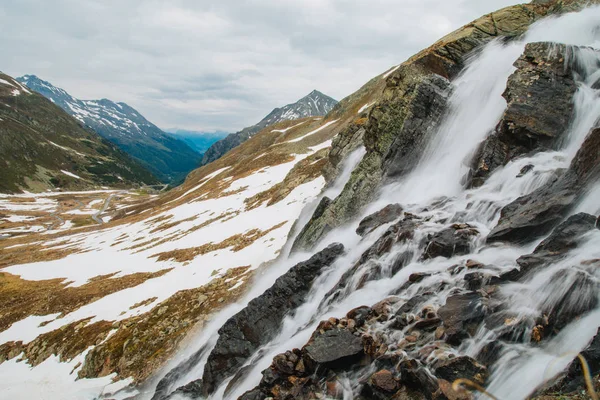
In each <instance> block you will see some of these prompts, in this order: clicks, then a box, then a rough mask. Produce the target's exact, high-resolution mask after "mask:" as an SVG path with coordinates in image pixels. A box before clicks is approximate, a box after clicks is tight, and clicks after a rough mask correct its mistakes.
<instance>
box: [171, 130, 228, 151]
mask: <svg viewBox="0 0 600 400" xmlns="http://www.w3.org/2000/svg"><path fill="white" fill-rule="evenodd" d="M167 132H169V133H171V134H173V135H174V136H175V137H176V138H178V139H180V140H183V141H184V142H186V143H187V145H188V146H190V147H191V148H192V149H194V150H195V151H196V152H197V153H198V154H204V153H206V150H208V149H209V148H210V146H212V145H213V144H214V143H215V142H218V141H219V140H221V139H223V138H224V137H225V136H227V135H228V133H227V132H198V131H188V130H185V129H170V130H167Z"/></svg>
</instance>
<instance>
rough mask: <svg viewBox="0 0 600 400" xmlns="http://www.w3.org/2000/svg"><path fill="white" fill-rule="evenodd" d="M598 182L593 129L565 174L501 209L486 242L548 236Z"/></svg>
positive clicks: (599, 152)
mask: <svg viewBox="0 0 600 400" xmlns="http://www.w3.org/2000/svg"><path fill="white" fill-rule="evenodd" d="M599 179H600V129H594V130H592V132H590V134H589V135H588V137H587V138H586V140H585V141H584V143H583V144H582V146H581V148H580V149H579V151H578V152H577V154H576V155H575V158H574V159H573V161H572V162H571V165H570V166H569V169H568V170H567V171H566V172H564V173H562V174H560V175H559V176H557V177H555V178H554V179H553V180H551V181H550V182H548V184H546V185H544V186H543V187H541V188H539V189H538V190H535V191H534V192H532V193H530V194H528V195H525V196H522V197H520V198H518V199H517V200H515V201H513V202H512V203H510V204H508V205H507V206H506V207H504V208H503V209H502V212H501V215H500V221H499V222H498V224H497V225H496V227H495V228H494V229H493V230H492V232H491V233H490V234H489V236H488V238H487V240H488V242H493V241H507V242H513V243H523V242H530V241H532V240H535V239H536V238H539V237H542V236H544V235H546V234H548V233H549V232H550V231H551V230H552V228H554V227H555V226H556V225H558V224H559V223H560V222H561V221H562V220H563V219H564V218H565V217H566V216H567V215H568V214H569V212H570V211H571V210H572V209H573V207H574V206H575V205H576V204H577V201H578V200H580V199H581V196H582V195H583V194H584V193H585V191H586V189H587V188H588V187H589V186H590V185H591V184H592V183H595V182H597V181H598V180H599Z"/></svg>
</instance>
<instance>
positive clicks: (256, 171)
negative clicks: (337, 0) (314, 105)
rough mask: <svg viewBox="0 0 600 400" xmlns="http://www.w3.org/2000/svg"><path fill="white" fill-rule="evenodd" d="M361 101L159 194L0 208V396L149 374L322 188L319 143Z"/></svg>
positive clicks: (273, 135)
mask: <svg viewBox="0 0 600 400" xmlns="http://www.w3.org/2000/svg"><path fill="white" fill-rule="evenodd" d="M381 85H383V81H382V83H381ZM369 93H370V94H369V95H370V96H374V92H373V91H369ZM363 100H364V99H363V98H362V97H361V98H359V99H357V100H354V101H353V104H354V105H352V106H351V107H349V108H348V111H347V112H345V113H344V114H343V115H339V116H337V117H336V118H335V119H333V118H330V119H327V120H323V119H322V118H320V117H316V118H315V117H309V118H302V119H298V120H295V121H284V122H280V123H277V124H275V125H274V126H271V127H268V128H266V129H263V130H262V131H261V132H260V133H258V134H256V135H253V137H252V138H251V139H250V140H248V141H246V142H245V143H244V144H242V145H241V146H238V147H237V148H236V149H234V150H233V151H231V152H229V153H228V154H227V155H226V156H225V157H221V158H220V159H219V160H217V161H216V162H213V163H211V164H209V165H206V166H204V167H202V168H200V169H198V170H196V171H194V172H192V173H191V174H190V175H189V177H188V179H187V180H186V181H185V183H184V184H183V185H182V186H180V187H178V188H175V189H173V190H171V191H169V192H166V193H160V192H158V191H153V192H148V190H147V189H144V190H129V191H112V190H106V191H93V192H66V193H55V194H39V195H33V194H24V195H17V196H4V197H1V198H0V235H2V236H3V237H4V239H3V240H2V241H0V249H1V254H0V283H4V284H6V285H8V286H2V285H0V302H2V303H3V304H9V306H8V307H7V308H6V309H5V310H4V312H3V314H2V316H1V317H0V376H4V377H9V376H10V379H9V380H5V379H0V393H3V395H0V398H4V397H3V396H4V394H6V395H7V396H9V397H10V396H11V395H12V394H14V392H13V391H14V390H15V388H16V387H17V386H18V387H24V386H27V387H29V388H31V393H32V396H34V397H35V396H38V395H41V393H44V394H46V395H48V396H51V397H52V396H58V395H59V394H60V395H61V396H62V397H63V398H82V397H86V396H92V395H93V396H98V395H99V393H101V392H102V393H104V394H107V393H110V392H111V391H114V390H117V389H119V388H121V387H123V386H127V385H128V384H130V383H136V384H137V383H139V382H144V381H145V380H146V379H148V378H149V377H151V376H153V374H154V373H155V372H156V371H158V370H159V369H160V368H161V367H163V366H165V365H166V363H167V361H168V360H169V359H170V357H172V356H173V354H175V352H176V350H177V349H178V348H180V347H181V346H182V345H183V344H184V343H185V341H184V339H185V338H186V337H188V336H189V335H190V334H193V333H194V332H197V331H198V330H201V329H202V327H203V326H205V325H206V324H208V323H209V322H210V320H211V318H212V316H213V315H214V314H215V313H216V312H217V311H219V310H221V309H223V308H224V307H228V306H229V305H231V304H235V303H236V302H237V301H239V300H241V299H242V298H243V295H244V293H245V292H246V290H247V286H248V285H249V283H250V282H252V279H253V278H254V277H255V276H257V274H258V275H262V274H264V273H265V271H267V270H268V265H269V264H270V263H271V262H273V260H275V259H276V258H277V257H279V256H280V255H281V254H282V253H285V252H287V251H288V250H289V249H286V248H285V247H284V245H285V244H286V242H287V240H288V238H289V237H290V235H292V234H293V233H294V232H296V229H297V226H298V225H297V224H298V222H297V221H298V219H299V218H300V216H301V213H302V211H303V210H304V209H307V210H308V212H306V211H305V214H303V215H304V217H303V218H306V217H307V216H308V215H310V212H312V211H311V210H312V209H314V207H315V206H316V203H315V201H316V200H318V196H319V195H320V193H321V192H322V191H323V189H324V187H325V186H326V185H327V183H326V179H325V178H324V177H323V171H324V169H326V167H327V166H328V164H330V159H329V157H328V154H329V149H330V148H331V146H332V142H333V141H336V140H339V139H338V138H340V137H342V136H344V134H343V133H340V132H342V131H345V130H346V129H347V127H348V124H354V123H355V121H357V120H359V119H360V118H359V117H360V115H358V114H357V110H358V109H359V108H360V107H361V106H362V105H364V103H361V104H358V103H357V102H356V101H363ZM364 101H365V102H366V101H367V100H364ZM358 123H359V124H360V121H358ZM356 149H357V147H356V146H354V147H353V148H351V149H348V152H350V151H355V150H356ZM356 161H357V160H356ZM329 168H330V169H334V170H335V169H338V170H339V171H338V172H336V173H335V175H336V176H337V175H341V176H342V178H341V179H347V177H348V174H349V172H350V170H348V168H346V172H345V174H344V171H343V165H342V163H341V162H340V164H339V165H335V166H332V165H329ZM342 183H343V182H342ZM332 184H333V181H332V180H331V179H330V184H329V186H331V185H332ZM339 185H340V184H339V183H338V186H339ZM332 190H333V191H339V190H341V187H337V188H333V187H330V189H329V191H332ZM82 266H85V267H84V268H82ZM2 287H4V288H5V289H7V288H8V287H10V288H11V289H10V290H2ZM8 298H11V300H10V301H7V299H8ZM49 299H50V300H49ZM32 366H33V367H34V368H33V369H31V367H32ZM81 378H88V379H81ZM45 380H49V382H50V384H44V383H43V382H44V381H45ZM113 380H114V381H118V382H119V383H116V384H111V382H112V381H113ZM16 382H18V385H15V383H16Z"/></svg>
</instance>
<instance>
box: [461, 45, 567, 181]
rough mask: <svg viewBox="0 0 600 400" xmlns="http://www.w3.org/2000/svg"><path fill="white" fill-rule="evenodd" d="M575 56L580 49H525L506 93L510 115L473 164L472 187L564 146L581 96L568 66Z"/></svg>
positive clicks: (535, 46)
mask: <svg viewBox="0 0 600 400" xmlns="http://www.w3.org/2000/svg"><path fill="white" fill-rule="evenodd" d="M574 51H578V50H577V49H576V48H572V47H567V46H566V45H563V44H556V43H530V44H528V45H527V46H525V51H524V52H523V54H522V55H521V57H519V59H518V60H517V61H516V62H515V64H514V65H515V67H516V68H517V70H516V71H515V72H514V73H513V74H512V75H511V76H510V78H509V79H508V84H507V87H506V90H505V92H504V94H503V96H504V98H505V99H506V101H507V104H508V105H507V108H506V111H505V112H504V115H503V116H502V119H501V121H500V123H499V124H498V126H497V128H496V132H495V133H494V134H492V135H491V136H490V137H488V138H487V139H486V140H485V141H484V142H483V143H482V144H481V146H480V148H479V150H478V153H477V155H476V156H475V158H474V160H473V164H472V171H471V175H472V176H471V183H470V184H471V186H480V185H481V184H483V182H484V181H485V179H486V178H487V177H488V176H489V175H490V174H491V173H492V172H494V170H496V169H497V168H498V167H500V166H503V165H505V164H506V163H508V162H509V161H510V160H512V159H514V158H516V157H517V156H519V155H521V154H525V153H527V152H530V151H532V150H548V149H554V148H556V147H557V145H559V144H560V142H561V141H562V139H563V138H564V135H565V134H566V132H567V130H568V127H569V124H570V121H571V117H572V115H573V108H574V105H573V101H572V98H573V95H574V94H575V92H576V91H577V82H575V80H574V78H573V76H574V71H573V65H572V64H569V63H567V62H566V60H568V59H572V57H573V55H572V54H571V53H573V52H574Z"/></svg>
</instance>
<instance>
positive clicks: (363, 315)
mask: <svg viewBox="0 0 600 400" xmlns="http://www.w3.org/2000/svg"><path fill="white" fill-rule="evenodd" d="M372 316H373V310H372V309H371V307H367V306H361V307H357V308H354V309H352V310H350V311H348V313H347V314H346V317H347V318H348V319H352V320H353V321H354V322H355V324H356V327H357V328H360V327H361V326H363V325H364V324H365V322H366V321H367V320H368V319H369V318H371V317H372Z"/></svg>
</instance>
